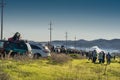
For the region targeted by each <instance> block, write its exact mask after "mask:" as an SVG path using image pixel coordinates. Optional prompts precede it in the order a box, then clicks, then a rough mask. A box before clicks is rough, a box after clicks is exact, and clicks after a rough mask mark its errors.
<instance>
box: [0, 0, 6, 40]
mask: <svg viewBox="0 0 120 80" xmlns="http://www.w3.org/2000/svg"><path fill="white" fill-rule="evenodd" d="M0 5H1V6H0V7H1V40H2V39H3V8H4V5H5V3H4V0H1V3H0Z"/></svg>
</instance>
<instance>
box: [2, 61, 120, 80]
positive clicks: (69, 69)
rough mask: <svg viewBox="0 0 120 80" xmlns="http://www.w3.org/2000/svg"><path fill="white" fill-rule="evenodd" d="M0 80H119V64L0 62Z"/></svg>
mask: <svg viewBox="0 0 120 80" xmlns="http://www.w3.org/2000/svg"><path fill="white" fill-rule="evenodd" d="M0 80H120V63H118V62H114V63H111V64H110V65H106V64H93V63H92V62H91V61H88V60H87V59H73V60H72V61H69V62H68V63H64V64H51V63H50V62H49V60H47V59H36V60H32V59H30V60H13V59H12V60H0Z"/></svg>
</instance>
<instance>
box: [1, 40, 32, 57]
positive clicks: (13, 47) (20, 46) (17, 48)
mask: <svg viewBox="0 0 120 80" xmlns="http://www.w3.org/2000/svg"><path fill="white" fill-rule="evenodd" d="M10 51H12V54H16V53H19V54H21V55H22V54H25V53H27V52H31V47H30V44H29V43H27V42H25V41H23V40H21V41H19V42H10V41H7V40H0V52H1V54H4V53H7V54H8V53H9V52H10Z"/></svg>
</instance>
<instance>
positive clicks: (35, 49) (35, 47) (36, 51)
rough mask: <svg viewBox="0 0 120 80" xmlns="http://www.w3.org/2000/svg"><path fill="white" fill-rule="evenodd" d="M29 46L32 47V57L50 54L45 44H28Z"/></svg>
mask: <svg viewBox="0 0 120 80" xmlns="http://www.w3.org/2000/svg"><path fill="white" fill-rule="evenodd" d="M30 46H31V48H32V54H33V58H39V57H48V56H51V54H50V50H49V49H48V47H47V46H43V45H41V44H30Z"/></svg>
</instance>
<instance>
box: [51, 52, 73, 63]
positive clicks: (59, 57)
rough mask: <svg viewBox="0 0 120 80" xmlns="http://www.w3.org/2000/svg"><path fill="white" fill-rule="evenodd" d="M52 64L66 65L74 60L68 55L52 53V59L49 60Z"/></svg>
mask: <svg viewBox="0 0 120 80" xmlns="http://www.w3.org/2000/svg"><path fill="white" fill-rule="evenodd" d="M49 60H50V63H54V64H58V63H60V64H61V63H66V62H68V61H71V60H72V58H71V57H70V56H68V55H66V54H55V53H52V54H51V57H50V58H49Z"/></svg>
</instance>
